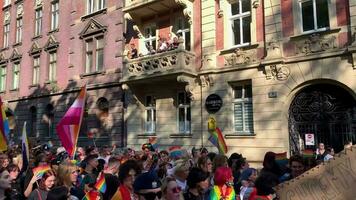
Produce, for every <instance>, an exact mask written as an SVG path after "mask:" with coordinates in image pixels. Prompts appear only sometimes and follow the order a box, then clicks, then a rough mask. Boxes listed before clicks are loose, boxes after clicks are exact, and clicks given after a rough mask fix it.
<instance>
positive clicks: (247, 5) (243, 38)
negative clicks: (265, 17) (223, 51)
mask: <svg viewBox="0 0 356 200" xmlns="http://www.w3.org/2000/svg"><path fill="white" fill-rule="evenodd" d="M230 6H231V16H230V18H229V19H230V22H231V32H232V34H231V35H232V44H233V46H243V45H248V44H249V43H250V42H251V1H250V0H237V1H236V2H235V3H232V4H231V5H230Z"/></svg>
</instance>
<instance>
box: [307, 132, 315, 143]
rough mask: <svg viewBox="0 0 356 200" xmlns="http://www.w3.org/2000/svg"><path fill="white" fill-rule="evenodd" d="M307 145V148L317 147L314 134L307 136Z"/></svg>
mask: <svg viewBox="0 0 356 200" xmlns="http://www.w3.org/2000/svg"><path fill="white" fill-rule="evenodd" d="M305 145H307V146H314V145H315V140H314V134H312V133H306V134H305Z"/></svg>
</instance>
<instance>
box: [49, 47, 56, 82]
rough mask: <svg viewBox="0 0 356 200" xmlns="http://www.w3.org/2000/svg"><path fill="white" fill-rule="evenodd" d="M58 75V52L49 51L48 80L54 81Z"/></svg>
mask: <svg viewBox="0 0 356 200" xmlns="http://www.w3.org/2000/svg"><path fill="white" fill-rule="evenodd" d="M56 77H57V52H55V51H53V52H50V53H49V69H48V81H50V82H53V81H55V80H56Z"/></svg>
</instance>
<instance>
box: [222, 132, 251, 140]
mask: <svg viewBox="0 0 356 200" xmlns="http://www.w3.org/2000/svg"><path fill="white" fill-rule="evenodd" d="M224 137H225V138H226V139H235V138H255V137H256V134H249V135H248V134H241V133H236V134H227V135H225V136H224Z"/></svg>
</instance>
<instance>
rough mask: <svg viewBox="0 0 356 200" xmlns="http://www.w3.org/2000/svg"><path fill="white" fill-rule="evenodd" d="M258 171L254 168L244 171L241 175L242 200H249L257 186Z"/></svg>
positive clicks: (239, 184)
mask: <svg viewBox="0 0 356 200" xmlns="http://www.w3.org/2000/svg"><path fill="white" fill-rule="evenodd" d="M256 178H257V170H256V169H254V168H247V169H244V170H243V171H242V173H241V176H240V180H239V183H238V186H239V187H240V190H239V191H240V192H239V193H240V194H239V196H240V200H248V199H249V197H250V195H251V193H252V191H253V189H254V186H255V181H256ZM235 191H236V190H235Z"/></svg>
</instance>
